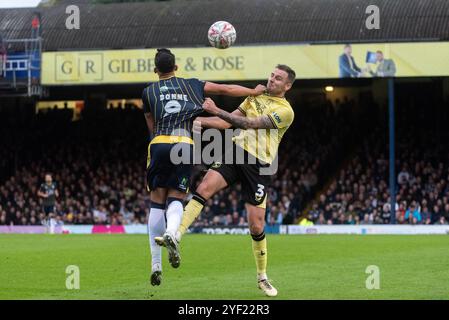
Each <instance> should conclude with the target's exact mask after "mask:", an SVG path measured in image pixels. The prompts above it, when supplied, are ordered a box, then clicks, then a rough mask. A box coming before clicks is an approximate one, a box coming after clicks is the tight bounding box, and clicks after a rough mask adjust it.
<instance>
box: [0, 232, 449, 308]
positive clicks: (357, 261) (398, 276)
mask: <svg viewBox="0 0 449 320" xmlns="http://www.w3.org/2000/svg"><path fill="white" fill-rule="evenodd" d="M181 253H182V260H181V267H180V268H179V269H172V268H171V267H170V265H169V264H168V261H167V254H166V251H165V249H164V252H163V264H164V266H163V267H164V271H163V282H162V285H161V286H159V287H152V286H151V285H150V283H149V275H150V254H149V247H148V241H147V237H146V236H145V235H0V299H262V300H263V299H268V298H265V297H264V296H263V295H262V293H261V292H260V291H259V290H258V289H257V287H256V281H255V279H256V276H255V263H254V260H253V256H252V251H251V239H250V237H249V236H242V235H221V236H219V235H187V236H185V237H184V239H183V243H182V251H181ZM268 257H269V260H268V275H269V277H270V279H272V280H273V284H274V285H275V286H276V287H277V288H278V290H279V295H278V297H276V299H448V298H449V236H383V235H377V236H367V235H362V236H361V235H338V236H337V235H301V236H287V235H268ZM68 265H76V266H78V267H79V268H80V289H79V290H68V289H66V277H67V276H68V275H67V274H66V273H65V271H66V267H67V266H68ZM369 265H376V266H378V267H379V269H380V289H378V290H368V289H366V287H365V282H366V279H367V277H368V276H369V275H368V274H366V273H365V270H366V268H367V266H369Z"/></svg>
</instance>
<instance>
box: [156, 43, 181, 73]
mask: <svg viewBox="0 0 449 320" xmlns="http://www.w3.org/2000/svg"><path fill="white" fill-rule="evenodd" d="M154 64H155V66H156V67H155V68H154V72H155V73H157V74H158V75H159V76H160V75H162V74H166V73H171V72H173V71H176V70H177V69H178V66H177V65H176V64H175V55H174V54H173V53H172V52H171V51H170V50H169V49H165V48H163V49H157V52H156V56H155V57H154Z"/></svg>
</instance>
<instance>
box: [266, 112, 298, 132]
mask: <svg viewBox="0 0 449 320" xmlns="http://www.w3.org/2000/svg"><path fill="white" fill-rule="evenodd" d="M294 116H295V114H294V113H293V110H292V109H291V108H286V107H283V108H279V109H277V110H274V111H271V112H270V113H269V114H268V117H269V118H270V120H271V122H273V125H274V126H275V127H276V128H278V129H281V128H285V127H288V126H290V125H291V124H292V122H293V118H294Z"/></svg>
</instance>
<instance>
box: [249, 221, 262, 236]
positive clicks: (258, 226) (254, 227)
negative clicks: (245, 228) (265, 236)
mask: <svg viewBox="0 0 449 320" xmlns="http://www.w3.org/2000/svg"><path fill="white" fill-rule="evenodd" d="M249 231H250V232H251V234H255V235H257V234H261V233H262V232H263V231H264V223H263V222H259V221H257V222H253V223H250V224H249Z"/></svg>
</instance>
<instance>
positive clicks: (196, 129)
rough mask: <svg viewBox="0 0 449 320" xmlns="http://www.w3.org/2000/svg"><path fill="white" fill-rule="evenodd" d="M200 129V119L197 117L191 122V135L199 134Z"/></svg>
mask: <svg viewBox="0 0 449 320" xmlns="http://www.w3.org/2000/svg"><path fill="white" fill-rule="evenodd" d="M201 129H203V128H202V127H201V120H200V117H198V118H196V119H195V120H193V127H192V131H193V133H201Z"/></svg>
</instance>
